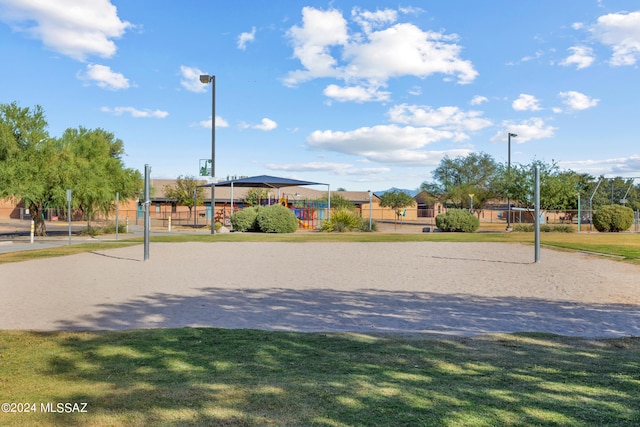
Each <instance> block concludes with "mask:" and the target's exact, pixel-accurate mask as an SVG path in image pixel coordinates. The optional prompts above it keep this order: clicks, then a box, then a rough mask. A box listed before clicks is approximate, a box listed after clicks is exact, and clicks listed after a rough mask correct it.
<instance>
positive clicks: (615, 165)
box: [558, 154, 640, 183]
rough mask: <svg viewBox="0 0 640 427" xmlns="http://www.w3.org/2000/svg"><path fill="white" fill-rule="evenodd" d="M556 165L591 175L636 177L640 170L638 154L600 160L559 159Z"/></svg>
mask: <svg viewBox="0 0 640 427" xmlns="http://www.w3.org/2000/svg"><path fill="white" fill-rule="evenodd" d="M558 166H560V167H562V168H563V169H571V170H574V171H576V172H578V173H588V174H591V175H593V176H600V175H605V176H606V175H608V176H622V177H636V176H638V170H640V154H634V155H631V156H629V157H618V158H613V159H602V160H565V161H559V162H558ZM636 183H637V181H636Z"/></svg>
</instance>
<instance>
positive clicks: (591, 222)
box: [589, 178, 604, 231]
mask: <svg viewBox="0 0 640 427" xmlns="http://www.w3.org/2000/svg"><path fill="white" fill-rule="evenodd" d="M603 180H604V178H602V179H601V180H600V181H598V185H596V189H595V190H593V194H591V198H589V231H592V230H593V197H594V196H595V195H596V191H598V187H600V184H602V181H603Z"/></svg>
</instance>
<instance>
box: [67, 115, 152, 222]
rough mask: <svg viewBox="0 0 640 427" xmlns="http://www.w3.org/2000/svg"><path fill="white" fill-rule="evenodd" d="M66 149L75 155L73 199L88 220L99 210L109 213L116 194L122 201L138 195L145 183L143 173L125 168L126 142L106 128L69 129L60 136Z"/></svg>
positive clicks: (72, 180) (73, 157)
mask: <svg viewBox="0 0 640 427" xmlns="http://www.w3.org/2000/svg"><path fill="white" fill-rule="evenodd" d="M60 145H61V147H62V148H63V149H65V150H68V151H69V152H70V153H71V154H72V164H73V166H72V167H71V172H70V173H69V175H70V180H71V183H70V188H71V190H72V191H73V201H74V203H75V205H76V206H77V208H78V209H80V211H81V212H82V213H83V214H84V216H85V218H86V219H87V225H88V226H91V221H92V220H93V218H94V217H95V214H96V213H99V212H100V213H104V214H108V213H109V211H110V210H111V209H112V208H113V201H114V200H115V194H116V193H119V194H120V198H121V199H122V200H126V199H131V198H133V197H136V196H137V195H138V194H139V192H140V189H141V186H142V177H141V175H140V172H139V171H137V170H134V169H128V168H125V166H124V162H123V161H122V156H123V155H124V144H123V142H122V140H120V139H116V138H115V136H114V134H113V133H111V132H107V131H105V130H103V129H86V128H84V127H79V128H78V129H67V130H66V131H65V132H64V133H63V135H62V137H61V138H60Z"/></svg>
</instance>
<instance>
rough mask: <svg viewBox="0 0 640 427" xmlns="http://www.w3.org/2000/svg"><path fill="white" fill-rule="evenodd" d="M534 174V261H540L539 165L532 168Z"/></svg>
mask: <svg viewBox="0 0 640 427" xmlns="http://www.w3.org/2000/svg"><path fill="white" fill-rule="evenodd" d="M534 175H535V178H534V179H535V197H534V200H535V201H534V206H535V216H536V218H535V246H536V248H535V262H539V261H540V166H536V167H535V169H534Z"/></svg>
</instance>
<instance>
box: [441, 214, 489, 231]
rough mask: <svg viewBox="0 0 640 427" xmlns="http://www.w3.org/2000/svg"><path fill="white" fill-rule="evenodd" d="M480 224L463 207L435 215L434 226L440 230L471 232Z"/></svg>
mask: <svg viewBox="0 0 640 427" xmlns="http://www.w3.org/2000/svg"><path fill="white" fill-rule="evenodd" d="M479 226H480V220H479V219H478V218H476V217H475V216H473V215H471V214H470V213H469V212H467V211H466V210H463V209H449V210H448V211H447V213H444V214H440V215H438V216H436V227H438V228H439V229H441V230H442V231H463V232H466V233H473V232H474V231H476V230H477V229H478V227H479Z"/></svg>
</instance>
